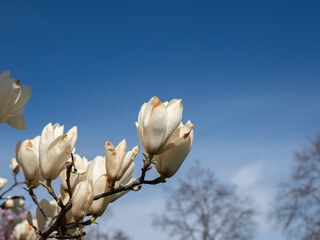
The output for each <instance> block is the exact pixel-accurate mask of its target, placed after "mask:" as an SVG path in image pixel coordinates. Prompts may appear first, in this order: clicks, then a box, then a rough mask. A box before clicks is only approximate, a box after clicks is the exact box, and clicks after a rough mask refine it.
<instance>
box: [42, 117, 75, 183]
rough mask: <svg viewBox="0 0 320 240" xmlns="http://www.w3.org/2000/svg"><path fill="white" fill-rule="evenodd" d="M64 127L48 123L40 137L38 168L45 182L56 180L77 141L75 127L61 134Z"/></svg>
mask: <svg viewBox="0 0 320 240" xmlns="http://www.w3.org/2000/svg"><path fill="white" fill-rule="evenodd" d="M63 129H64V126H60V125H59V124H58V123H56V124H55V125H53V126H52V124H51V123H49V124H48V125H47V126H45V127H44V129H43V130H42V133H41V137H40V147H39V148H40V151H39V152H40V167H41V172H42V175H43V177H44V178H45V179H47V180H53V179H56V178H57V177H58V176H59V174H60V173H61V171H62V170H63V168H64V164H65V163H66V161H67V160H68V159H69V157H70V153H71V152H72V151H73V149H74V146H75V144H76V141H77V127H73V128H71V129H70V130H69V131H68V132H67V134H63Z"/></svg>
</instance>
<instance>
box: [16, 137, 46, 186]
mask: <svg viewBox="0 0 320 240" xmlns="http://www.w3.org/2000/svg"><path fill="white" fill-rule="evenodd" d="M39 142H40V136H37V137H35V138H33V139H28V140H25V141H23V142H22V143H21V141H19V142H18V143H17V145H16V158H17V161H18V163H19V165H20V166H21V169H22V172H23V175H24V177H25V179H26V183H27V184H28V185H32V186H33V187H38V186H39V181H43V177H42V174H41V170H40V162H39Z"/></svg>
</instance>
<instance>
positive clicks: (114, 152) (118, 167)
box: [105, 139, 140, 183]
mask: <svg viewBox="0 0 320 240" xmlns="http://www.w3.org/2000/svg"><path fill="white" fill-rule="evenodd" d="M126 148H127V142H126V140H125V139H123V140H122V141H121V142H120V143H119V144H118V146H116V147H114V146H113V145H112V143H111V142H109V141H107V142H106V144H105V159H106V171H107V176H108V179H109V181H111V182H112V183H114V182H115V181H118V180H120V179H121V178H122V176H123V175H124V173H125V172H126V171H127V169H128V168H129V166H130V165H131V163H132V162H133V160H134V158H135V157H136V155H137V154H138V152H139V149H140V147H139V146H135V147H134V148H133V149H132V151H129V152H127V154H126Z"/></svg>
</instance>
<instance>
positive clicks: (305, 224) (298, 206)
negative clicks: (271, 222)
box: [271, 134, 320, 240]
mask: <svg viewBox="0 0 320 240" xmlns="http://www.w3.org/2000/svg"><path fill="white" fill-rule="evenodd" d="M294 160H295V166H294V168H293V171H292V174H291V176H290V179H289V181H287V182H285V183H282V184H281V185H280V186H279V191H278V194H277V196H276V199H275V202H274V207H273V211H272V213H271V216H272V217H273V218H274V219H275V221H276V224H277V225H278V226H281V227H282V229H283V230H284V231H285V232H287V233H288V236H289V238H290V239H301V240H319V239H320V134H319V135H318V136H317V137H316V138H315V139H314V140H311V141H310V142H309V145H308V146H306V147H305V148H304V149H303V150H302V151H301V152H298V153H295V158H294Z"/></svg>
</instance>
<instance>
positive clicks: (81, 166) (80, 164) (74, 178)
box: [60, 154, 88, 191]
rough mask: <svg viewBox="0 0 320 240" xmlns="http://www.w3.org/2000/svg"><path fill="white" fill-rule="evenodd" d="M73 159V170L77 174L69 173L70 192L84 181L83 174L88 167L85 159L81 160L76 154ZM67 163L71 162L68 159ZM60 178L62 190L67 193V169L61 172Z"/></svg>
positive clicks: (84, 176)
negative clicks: (74, 169)
mask: <svg viewBox="0 0 320 240" xmlns="http://www.w3.org/2000/svg"><path fill="white" fill-rule="evenodd" d="M73 159H74V165H75V168H76V169H77V172H71V174H70V186H71V189H72V190H74V188H75V187H76V185H77V184H78V183H79V182H81V181H84V180H85V179H86V175H85V173H86V171H87V166H88V160H87V158H85V157H83V158H81V157H80V156H79V155H78V154H75V155H74V156H73ZM68 161H72V159H71V158H69V160H68ZM60 177H61V187H62V190H64V191H68V185H67V169H65V170H63V171H62V172H61V174H60Z"/></svg>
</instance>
